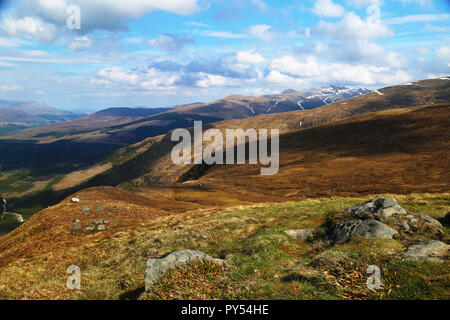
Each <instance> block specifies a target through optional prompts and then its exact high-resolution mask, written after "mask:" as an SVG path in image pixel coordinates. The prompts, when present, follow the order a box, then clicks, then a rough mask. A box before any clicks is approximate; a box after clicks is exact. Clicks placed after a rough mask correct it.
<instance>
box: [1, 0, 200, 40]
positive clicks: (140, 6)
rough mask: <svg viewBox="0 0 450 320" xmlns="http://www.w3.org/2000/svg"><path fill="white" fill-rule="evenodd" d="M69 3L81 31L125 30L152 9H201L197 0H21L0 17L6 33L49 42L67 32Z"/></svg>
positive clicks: (181, 12) (184, 12) (188, 11)
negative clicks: (77, 12)
mask: <svg viewBox="0 0 450 320" xmlns="http://www.w3.org/2000/svg"><path fill="white" fill-rule="evenodd" d="M70 5H77V6H79V7H80V11H81V32H84V33H88V32H90V31H92V30H95V29H102V30H109V31H115V30H124V29H126V26H125V23H126V22H127V21H130V20H133V19H137V18H140V17H142V16H144V15H146V14H148V13H150V12H153V11H159V10H162V11H167V12H171V13H174V14H178V15H190V14H193V13H195V12H198V11H200V10H202V7H201V6H200V4H199V0H164V1H160V0H128V1H123V0H70V1H69V0H20V1H19V2H18V4H17V5H16V6H15V7H13V8H12V10H10V11H9V12H8V15H5V16H4V17H3V21H2V28H3V30H4V31H5V32H7V33H8V34H9V35H15V36H34V37H36V38H38V39H40V40H42V41H46V42H49V41H52V40H53V39H54V38H55V36H56V35H57V34H61V33H63V32H67V28H66V20H67V18H68V14H67V9H68V7H69V6H70Z"/></svg>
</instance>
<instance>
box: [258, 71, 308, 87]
mask: <svg viewBox="0 0 450 320" xmlns="http://www.w3.org/2000/svg"><path fill="white" fill-rule="evenodd" d="M265 80H266V81H267V82H268V83H269V84H276V85H281V86H288V87H293V86H298V87H300V86H304V85H305V84H306V82H305V81H304V80H301V79H298V78H294V77H291V76H289V75H286V74H283V73H281V72H279V71H277V70H272V71H270V73H269V74H268V75H267V76H266V78H265Z"/></svg>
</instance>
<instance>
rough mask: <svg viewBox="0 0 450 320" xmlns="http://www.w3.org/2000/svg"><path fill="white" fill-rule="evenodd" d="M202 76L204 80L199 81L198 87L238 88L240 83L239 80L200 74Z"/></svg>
mask: <svg viewBox="0 0 450 320" xmlns="http://www.w3.org/2000/svg"><path fill="white" fill-rule="evenodd" d="M200 76H201V77H202V79H201V80H198V81H197V83H196V85H197V86H198V87H201V88H209V87H227V86H237V85H238V84H239V83H240V81H239V80H237V79H232V78H229V77H224V76H220V75H215V74H209V73H200Z"/></svg>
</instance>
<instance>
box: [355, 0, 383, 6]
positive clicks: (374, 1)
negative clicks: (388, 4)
mask: <svg viewBox="0 0 450 320" xmlns="http://www.w3.org/2000/svg"><path fill="white" fill-rule="evenodd" d="M347 3H349V4H351V5H354V6H356V7H358V8H362V7H365V6H369V5H375V6H381V5H382V3H383V2H382V0H347Z"/></svg>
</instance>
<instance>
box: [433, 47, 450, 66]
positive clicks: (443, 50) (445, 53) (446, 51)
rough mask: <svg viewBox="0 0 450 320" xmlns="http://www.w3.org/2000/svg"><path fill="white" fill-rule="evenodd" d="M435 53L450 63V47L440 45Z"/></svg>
mask: <svg viewBox="0 0 450 320" xmlns="http://www.w3.org/2000/svg"><path fill="white" fill-rule="evenodd" d="M435 54H436V56H437V57H438V58H439V59H441V60H444V62H448V63H450V47H447V46H443V47H440V48H439V49H436V51H435Z"/></svg>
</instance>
